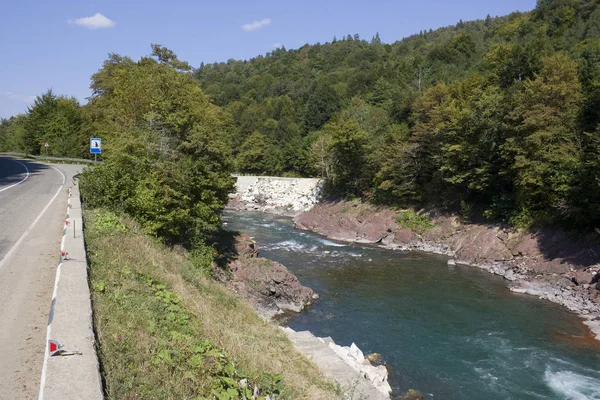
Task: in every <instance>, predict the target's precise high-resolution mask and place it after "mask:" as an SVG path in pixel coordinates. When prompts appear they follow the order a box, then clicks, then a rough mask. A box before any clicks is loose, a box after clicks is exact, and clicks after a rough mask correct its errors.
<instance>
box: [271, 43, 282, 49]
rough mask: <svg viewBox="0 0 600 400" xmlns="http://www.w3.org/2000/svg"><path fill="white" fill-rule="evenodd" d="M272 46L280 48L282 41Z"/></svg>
mask: <svg viewBox="0 0 600 400" xmlns="http://www.w3.org/2000/svg"><path fill="white" fill-rule="evenodd" d="M271 46H272V47H273V48H274V49H278V48H280V47H281V43H273V44H272V45H271Z"/></svg>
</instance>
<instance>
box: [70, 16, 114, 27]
mask: <svg viewBox="0 0 600 400" xmlns="http://www.w3.org/2000/svg"><path fill="white" fill-rule="evenodd" d="M69 23H70V24H75V25H79V26H83V27H85V28H88V29H98V28H113V27H114V26H115V25H117V23H116V22H115V21H113V20H111V19H108V18H106V17H105V16H104V15H102V14H100V13H96V14H94V15H92V16H91V17H84V18H77V19H70V20H69Z"/></svg>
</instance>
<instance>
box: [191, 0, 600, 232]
mask: <svg viewBox="0 0 600 400" xmlns="http://www.w3.org/2000/svg"><path fill="white" fill-rule="evenodd" d="M597 3H598V2H597V1H594V0H544V1H541V0H540V1H538V4H537V7H536V8H535V9H534V10H533V11H531V12H528V13H513V14H511V15H508V16H505V17H499V18H491V17H488V18H486V19H485V20H479V21H472V22H462V21H460V22H459V23H458V24H457V25H455V26H451V27H447V28H442V29H438V30H436V31H423V32H420V33H419V34H417V35H414V36H411V37H408V38H405V39H403V40H401V41H397V42H395V43H393V44H384V43H383V42H382V40H381V39H380V37H379V35H376V36H375V37H373V38H371V39H370V40H368V41H367V40H363V39H361V38H359V36H358V35H354V36H351V35H348V36H345V37H340V38H334V39H333V40H332V41H331V42H329V43H326V44H316V45H305V46H303V47H301V48H300V49H298V50H289V51H288V50H286V49H285V48H279V49H277V50H275V51H273V52H271V53H267V55H266V56H265V57H263V56H259V57H257V58H254V59H252V60H249V61H235V60H230V61H228V62H227V63H216V64H210V65H201V66H200V67H199V68H198V69H197V70H196V71H195V74H196V76H197V78H198V79H199V81H200V84H201V87H202V88H203V90H204V92H205V93H207V94H208V95H209V96H210V98H211V99H212V101H213V102H214V103H216V104H217V105H219V106H221V107H223V108H224V109H225V110H227V111H228V112H229V113H230V114H231V116H232V118H233V121H234V124H235V129H234V130H233V131H232V132H233V136H232V141H233V146H232V149H233V150H234V156H235V161H236V168H237V169H238V170H239V171H242V172H252V173H268V174H273V175H280V174H291V175H305V176H308V175H311V176H314V175H321V176H323V177H325V178H326V179H327V182H328V188H329V190H330V193H331V194H333V195H339V196H350V197H353V196H358V197H361V198H364V199H368V200H370V201H373V202H377V203H384V204H389V205H398V206H407V205H419V206H423V205H424V206H435V207H442V208H444V209H446V210H450V211H459V212H461V213H462V214H463V215H464V216H466V217H477V216H484V217H486V218H488V219H490V220H505V221H510V222H511V223H513V224H515V225H518V226H524V227H529V226H531V225H532V224H534V223H538V224H548V223H552V224H560V225H562V226H565V227H569V228H571V227H577V228H590V227H595V226H598V224H600V157H599V156H600V137H599V133H598V123H599V122H600V9H599V7H598V4H597Z"/></svg>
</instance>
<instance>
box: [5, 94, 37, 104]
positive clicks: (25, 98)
mask: <svg viewBox="0 0 600 400" xmlns="http://www.w3.org/2000/svg"><path fill="white" fill-rule="evenodd" d="M3 95H4V97H6V98H8V99H11V100H19V101H24V102H25V103H32V102H33V101H34V100H35V96H28V95H24V94H19V93H13V92H4V93H3Z"/></svg>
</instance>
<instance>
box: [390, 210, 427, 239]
mask: <svg viewBox="0 0 600 400" xmlns="http://www.w3.org/2000/svg"><path fill="white" fill-rule="evenodd" d="M396 222H397V223H398V225H400V226H401V227H402V228H405V229H410V230H411V231H413V232H417V233H419V234H422V233H423V232H425V231H426V230H428V229H431V228H433V223H431V220H430V219H429V217H428V216H427V215H425V214H424V215H419V214H417V213H416V212H414V211H413V210H408V211H404V212H402V213H400V215H398V216H397V217H396Z"/></svg>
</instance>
